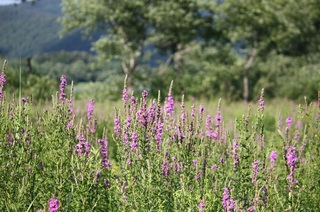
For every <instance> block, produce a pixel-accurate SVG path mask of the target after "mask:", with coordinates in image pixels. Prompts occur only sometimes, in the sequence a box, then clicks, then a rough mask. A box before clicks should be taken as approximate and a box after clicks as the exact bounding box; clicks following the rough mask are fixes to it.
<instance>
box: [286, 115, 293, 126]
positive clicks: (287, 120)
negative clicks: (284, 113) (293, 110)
mask: <svg viewBox="0 0 320 212" xmlns="http://www.w3.org/2000/svg"><path fill="white" fill-rule="evenodd" d="M292 122H293V120H292V118H291V117H288V118H286V123H287V127H290V126H291V124H292Z"/></svg>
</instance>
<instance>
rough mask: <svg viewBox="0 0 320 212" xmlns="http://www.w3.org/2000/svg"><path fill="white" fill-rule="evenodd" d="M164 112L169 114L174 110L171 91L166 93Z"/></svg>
mask: <svg viewBox="0 0 320 212" xmlns="http://www.w3.org/2000/svg"><path fill="white" fill-rule="evenodd" d="M164 111H165V114H166V115H167V116H171V115H172V113H173V112H174V101H173V96H172V94H171V92H169V93H168V98H167V104H166V105H165V107H164Z"/></svg>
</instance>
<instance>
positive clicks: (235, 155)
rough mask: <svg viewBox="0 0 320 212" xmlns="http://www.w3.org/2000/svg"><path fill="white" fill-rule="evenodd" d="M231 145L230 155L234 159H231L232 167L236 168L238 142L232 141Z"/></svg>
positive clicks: (237, 162)
mask: <svg viewBox="0 0 320 212" xmlns="http://www.w3.org/2000/svg"><path fill="white" fill-rule="evenodd" d="M232 147H233V155H232V157H233V159H234V161H233V169H234V170H236V169H237V166H238V165H239V156H238V148H239V144H238V142H237V141H234V142H233V145H232Z"/></svg>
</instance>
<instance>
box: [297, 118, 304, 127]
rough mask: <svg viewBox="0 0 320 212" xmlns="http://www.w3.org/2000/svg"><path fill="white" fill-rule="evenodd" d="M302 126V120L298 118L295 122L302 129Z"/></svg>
mask: <svg viewBox="0 0 320 212" xmlns="http://www.w3.org/2000/svg"><path fill="white" fill-rule="evenodd" d="M302 126H303V124H302V121H300V120H299V121H298V123H297V128H298V129H302Z"/></svg>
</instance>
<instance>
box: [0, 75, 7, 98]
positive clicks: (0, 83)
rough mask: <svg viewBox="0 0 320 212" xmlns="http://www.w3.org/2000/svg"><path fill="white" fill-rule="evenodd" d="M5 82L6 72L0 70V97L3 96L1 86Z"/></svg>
mask: <svg viewBox="0 0 320 212" xmlns="http://www.w3.org/2000/svg"><path fill="white" fill-rule="evenodd" d="M5 83H6V74H5V73H4V72H2V73H1V74H0V99H2V98H3V87H4V84H5Z"/></svg>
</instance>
